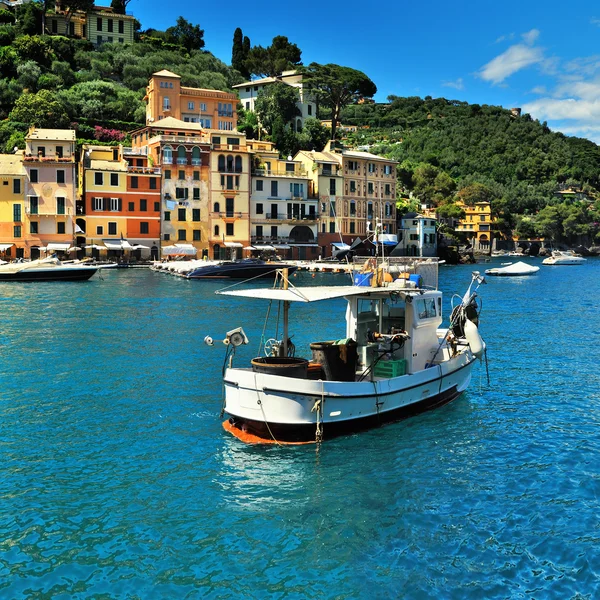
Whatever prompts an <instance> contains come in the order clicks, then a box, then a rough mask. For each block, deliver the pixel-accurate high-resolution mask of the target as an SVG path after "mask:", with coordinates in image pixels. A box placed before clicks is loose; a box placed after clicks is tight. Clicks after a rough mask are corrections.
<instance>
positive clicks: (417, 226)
mask: <svg viewBox="0 0 600 600" xmlns="http://www.w3.org/2000/svg"><path fill="white" fill-rule="evenodd" d="M399 223H400V227H399V229H400V231H399V232H398V242H399V244H400V248H401V254H400V256H437V219H435V218H433V217H432V216H430V215H424V214H421V213H416V212H409V213H406V214H404V215H403V216H402V217H401V218H400V219H399Z"/></svg>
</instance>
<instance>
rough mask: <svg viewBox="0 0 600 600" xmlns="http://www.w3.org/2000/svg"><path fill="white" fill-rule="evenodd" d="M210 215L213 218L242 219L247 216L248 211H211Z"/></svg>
mask: <svg viewBox="0 0 600 600" xmlns="http://www.w3.org/2000/svg"><path fill="white" fill-rule="evenodd" d="M210 215H211V217H212V218H213V219H244V218H247V217H248V213H243V212H235V211H225V212H212V213H210Z"/></svg>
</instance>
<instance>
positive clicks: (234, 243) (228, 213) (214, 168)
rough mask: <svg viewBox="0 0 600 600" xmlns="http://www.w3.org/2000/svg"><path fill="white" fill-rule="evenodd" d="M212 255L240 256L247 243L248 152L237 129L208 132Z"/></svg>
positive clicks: (248, 198)
mask: <svg viewBox="0 0 600 600" xmlns="http://www.w3.org/2000/svg"><path fill="white" fill-rule="evenodd" d="M210 141H211V151H210V163H209V164H210V202H211V207H210V220H209V246H210V252H211V255H210V256H211V258H229V257H230V256H231V254H232V250H233V251H234V252H235V254H236V255H237V256H241V251H242V248H244V247H246V246H249V245H250V185H249V184H250V154H249V151H248V147H247V145H246V136H245V135H244V134H243V133H239V132H238V131H231V132H230V131H211V132H210Z"/></svg>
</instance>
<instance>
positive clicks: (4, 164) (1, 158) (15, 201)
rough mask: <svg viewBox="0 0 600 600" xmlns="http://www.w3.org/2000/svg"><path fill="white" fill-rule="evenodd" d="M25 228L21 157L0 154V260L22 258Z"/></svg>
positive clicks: (23, 173) (23, 254)
mask: <svg viewBox="0 0 600 600" xmlns="http://www.w3.org/2000/svg"><path fill="white" fill-rule="evenodd" d="M26 226H27V223H26V215H25V169H24V168H23V153H22V152H19V153H18V154H0V258H2V259H4V260H11V259H13V258H23V257H24V256H25V228H26Z"/></svg>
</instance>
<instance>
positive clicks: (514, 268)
mask: <svg viewBox="0 0 600 600" xmlns="http://www.w3.org/2000/svg"><path fill="white" fill-rule="evenodd" d="M539 270H540V268H539V267H532V266H531V265H528V264H527V263H524V262H522V261H519V262H516V263H511V264H509V265H506V266H505V267H497V268H495V269H487V270H486V272H485V274H486V275H497V276H503V277H511V276H512V277H518V276H521V275H533V274H534V273H537V272H538V271H539Z"/></svg>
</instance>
